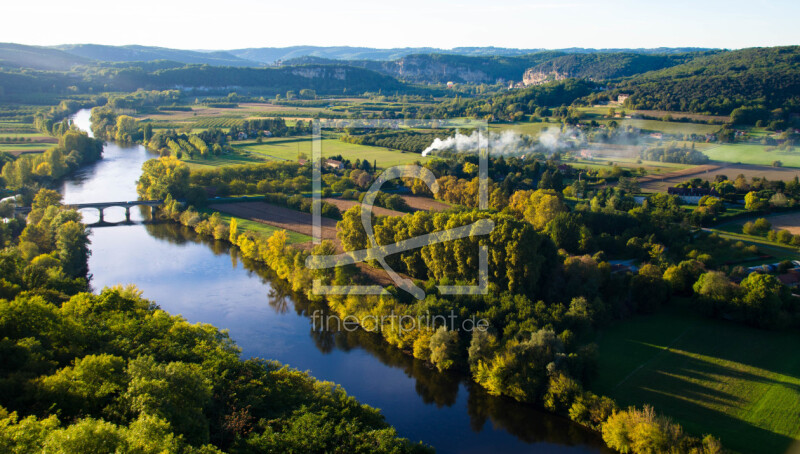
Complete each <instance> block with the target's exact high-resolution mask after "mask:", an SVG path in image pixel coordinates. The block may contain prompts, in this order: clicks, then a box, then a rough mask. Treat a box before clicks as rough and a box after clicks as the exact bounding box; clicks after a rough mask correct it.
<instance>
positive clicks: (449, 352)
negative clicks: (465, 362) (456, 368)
mask: <svg viewBox="0 0 800 454" xmlns="http://www.w3.org/2000/svg"><path fill="white" fill-rule="evenodd" d="M429 348H430V351H431V362H432V363H433V364H435V365H436V368H437V369H439V371H443V370H447V369H449V368H450V367H452V366H453V364H454V363H455V361H456V359H457V358H458V333H457V332H455V331H449V330H448V329H447V327H446V326H444V325H443V326H440V327H439V329H437V330H436V332H435V333H433V335H432V336H431V339H430V343H429Z"/></svg>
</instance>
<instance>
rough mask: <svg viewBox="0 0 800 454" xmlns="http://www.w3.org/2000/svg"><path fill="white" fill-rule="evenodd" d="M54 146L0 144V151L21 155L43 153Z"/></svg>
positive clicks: (43, 144) (49, 144) (26, 143)
mask: <svg viewBox="0 0 800 454" xmlns="http://www.w3.org/2000/svg"><path fill="white" fill-rule="evenodd" d="M53 146H55V144H52V143H35V142H34V143H28V142H24V143H0V151H7V152H17V153H20V152H23V153H37V152H44V151H45V150H47V149H48V148H52V147H53Z"/></svg>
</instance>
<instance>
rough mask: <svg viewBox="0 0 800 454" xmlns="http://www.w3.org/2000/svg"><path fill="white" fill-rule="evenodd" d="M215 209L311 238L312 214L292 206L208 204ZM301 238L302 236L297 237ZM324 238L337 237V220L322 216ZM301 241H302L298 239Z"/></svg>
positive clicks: (252, 203)
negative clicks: (293, 208) (294, 208)
mask: <svg viewBox="0 0 800 454" xmlns="http://www.w3.org/2000/svg"><path fill="white" fill-rule="evenodd" d="M208 207H209V208H210V209H212V210H214V211H219V212H220V213H222V214H227V215H229V216H235V217H237V218H241V219H247V220H249V221H252V222H255V223H260V224H262V225H266V226H272V227H274V228H275V230H279V229H285V230H286V231H287V233H289V232H290V231H291V232H295V233H299V234H301V235H302V236H303V237H305V238H307V239H306V241H310V240H311V235H312V231H311V225H312V224H311V223H312V216H311V214H309V213H303V212H301V211H297V210H292V209H291V208H286V207H281V206H277V205H271V204H268V203H266V202H239V203H224V204H212V205H209V206H208ZM296 238H297V239H301V238H302V237H296ZM322 238H324V239H328V240H335V239H336V221H335V220H333V219H329V218H322ZM298 242H300V241H298Z"/></svg>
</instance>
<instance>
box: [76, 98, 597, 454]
mask: <svg viewBox="0 0 800 454" xmlns="http://www.w3.org/2000/svg"><path fill="white" fill-rule="evenodd" d="M79 116H82V117H81V118H76V124H78V126H79V127H82V128H84V129H85V128H88V111H85V112H82V113H80V114H79ZM151 157H153V155H151V154H149V153H148V152H147V151H146V150H144V148H142V147H138V146H134V147H120V146H117V145H115V144H113V143H112V144H107V145H106V147H105V149H104V159H103V160H102V161H100V162H98V163H95V164H93V165H91V166H88V167H86V168H85V169H82V170H81V171H80V172H79V173H78V174H77V175H76V176H75V177H74V178H71V179H69V180H68V181H66V182H65V183H64V186H63V194H64V199H65V201H66V202H67V203H80V202H99V201H121V200H135V199H136V189H135V181H136V179H137V178H138V176H139V174H140V169H141V166H142V163H143V162H144V161H145V160H147V159H149V158H151ZM143 210H146V212H145V211H143ZM90 216H92V213H90V212H87V213H86V214H85V219H86V221H87V222H91V219H90V218H89V217H90ZM94 216H96V213H95V214H94ZM131 217H132V222H131V223H130V224H128V223H123V224H121V225H115V226H107V225H103V226H96V227H94V228H92V236H91V241H92V244H91V251H92V255H91V257H90V259H89V269H90V273H91V274H92V276H93V277H92V287H93V288H94V289H96V290H99V289H102V288H103V287H105V286H110V285H116V284H127V283H132V284H135V285H137V286H138V287H139V289H141V291H142V292H143V295H144V296H145V297H146V298H149V299H151V300H153V301H156V302H157V303H158V304H159V305H160V306H161V307H162V308H163V309H164V310H166V311H168V312H170V313H172V314H181V315H183V316H184V317H185V318H186V319H187V320H188V321H189V322H192V323H197V322H203V323H211V324H213V325H215V326H217V327H219V328H221V329H226V330H228V331H229V333H230V335H231V337H232V338H233V340H234V341H235V342H236V343H237V344H238V345H239V347H240V348H241V349H242V355H243V356H244V357H255V356H257V357H262V358H269V359H275V360H277V361H280V362H282V363H284V364H287V365H289V366H291V367H295V368H297V369H300V370H308V371H309V372H310V373H311V374H312V375H314V376H315V377H317V378H319V379H321V380H330V381H333V382H335V383H338V384H341V385H342V386H343V387H344V388H345V389H346V390H347V392H348V393H349V394H351V395H353V396H355V397H356V398H357V399H359V400H360V401H361V402H364V403H366V404H369V405H371V406H373V407H376V408H380V409H381V411H382V413H383V414H384V415H385V416H386V419H387V421H388V422H389V423H390V424H392V425H393V426H394V427H396V428H397V430H398V432H399V433H400V435H402V436H404V437H408V438H410V439H412V440H415V441H416V440H421V441H424V442H425V443H428V444H430V445H432V446H434V447H435V448H436V449H437V450H438V451H439V452H445V453H447V452H476V453H477V452H481V453H484V452H508V453H511V452H538V453H541V452H548V453H549V452H553V453H586V452H607V451H606V450H605V449H604V448H603V443H602V441H601V440H600V439H599V437H597V435H596V434H594V433H592V432H589V431H586V430H584V429H583V428H581V427H580V426H577V425H574V424H572V423H570V422H569V421H567V420H565V419H563V418H559V417H555V416H553V415H549V414H546V413H543V412H540V411H537V410H536V409H535V408H532V407H530V406H527V405H522V404H519V403H517V402H513V401H511V400H508V399H502V398H497V397H493V396H490V395H488V394H487V393H486V392H485V391H484V390H483V389H481V388H480V387H478V386H476V385H474V384H473V383H471V381H470V380H469V379H468V377H465V376H464V375H462V374H459V373H457V372H448V373H439V372H438V371H437V370H436V369H434V368H432V367H430V366H429V365H428V364H426V363H424V362H422V361H419V360H416V359H414V358H413V357H411V356H409V355H406V354H404V353H403V352H401V351H400V350H398V349H396V348H394V347H391V346H389V345H388V344H386V343H385V342H384V341H383V340H382V339H381V338H380V337H379V336H378V335H376V334H374V333H368V332H365V331H361V330H359V331H354V332H338V331H331V330H315V329H313V326H312V323H311V320H310V318H309V314H311V313H313V312H314V311H321V313H323V314H326V313H327V312H326V311H327V309H326V307H325V306H324V305H322V304H319V303H314V302H310V301H308V300H307V299H305V298H303V297H302V295H297V294H295V293H293V292H292V291H291V289H290V288H289V287H288V286H287V285H286V284H285V283H284V282H282V281H280V280H279V279H276V278H275V276H274V274H272V272H271V271H270V270H268V269H266V268H264V267H262V266H261V265H259V264H257V263H252V262H250V261H247V260H242V259H241V258H240V257H239V255H238V253H237V249H236V248H230V247H229V245H227V244H226V243H223V242H220V241H214V240H209V239H206V238H198V237H197V235H196V234H195V233H194V232H193V231H191V230H189V229H187V228H185V227H183V226H180V225H176V224H173V223H153V222H152V221H151V220H150V217H149V209H146V208H143V207H139V208H138V209H133V210H131ZM95 219H96V218H95ZM114 219H116V218H114ZM331 328H333V327H331Z"/></svg>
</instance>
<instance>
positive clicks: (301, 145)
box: [234, 137, 430, 169]
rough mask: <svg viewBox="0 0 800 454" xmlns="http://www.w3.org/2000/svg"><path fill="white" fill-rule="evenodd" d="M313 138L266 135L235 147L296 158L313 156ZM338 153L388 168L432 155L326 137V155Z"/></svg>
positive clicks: (273, 156) (272, 156)
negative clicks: (270, 137) (300, 155)
mask: <svg viewBox="0 0 800 454" xmlns="http://www.w3.org/2000/svg"><path fill="white" fill-rule="evenodd" d="M311 142H312V140H311V138H310V137H277V138H273V139H265V140H264V141H263V142H262V143H256V141H254V140H247V141H242V142H235V143H234V147H235V148H236V149H238V150H240V151H246V152H249V153H250V154H251V155H252V156H256V157H259V158H263V159H268V160H279V161H296V160H297V155H298V153H303V154H305V155H306V158H310V157H311ZM336 155H342V157H344V158H345V159H349V160H351V161H355V160H356V159H361V160H364V159H366V160H368V161H369V162H370V163H372V162H373V161H377V164H378V167H379V168H384V169H385V168H387V167H390V166H394V165H398V164H411V163H413V162H415V161H420V162H424V161H427V160H428V159H430V158H427V157H422V156H420V155H419V154H418V153H403V152H401V151H398V150H390V149H388V148H383V147H371V146H367V145H355V144H350V143H346V142H342V141H341V140H339V139H337V138H332V137H324V138H323V139H322V156H336Z"/></svg>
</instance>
